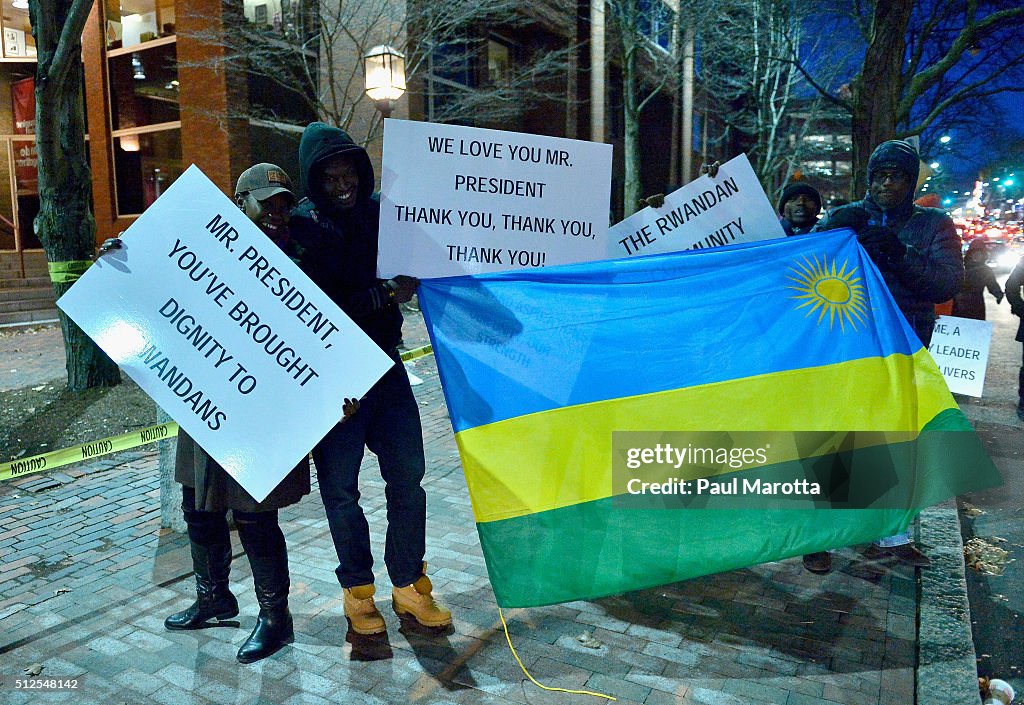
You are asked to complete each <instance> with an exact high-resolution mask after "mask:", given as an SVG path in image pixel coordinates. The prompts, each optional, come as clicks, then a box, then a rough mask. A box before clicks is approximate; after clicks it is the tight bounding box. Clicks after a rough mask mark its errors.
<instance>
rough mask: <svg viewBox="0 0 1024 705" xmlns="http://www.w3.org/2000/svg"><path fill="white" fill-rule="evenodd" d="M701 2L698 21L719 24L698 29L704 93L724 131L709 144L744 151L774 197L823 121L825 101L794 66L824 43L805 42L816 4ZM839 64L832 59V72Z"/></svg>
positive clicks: (755, 0)
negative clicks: (703, 19)
mask: <svg viewBox="0 0 1024 705" xmlns="http://www.w3.org/2000/svg"><path fill="white" fill-rule="evenodd" d="M698 3H699V5H700V11H699V14H700V16H702V17H713V18H714V20H713V21H711V22H705V23H703V24H702V25H701V27H700V29H699V38H700V42H701V44H700V54H701V57H702V61H701V64H702V66H703V70H702V71H701V74H700V82H701V87H702V90H703V91H704V94H705V96H706V100H707V101H708V102H709V104H710V105H711V106H712V107H713V109H714V113H715V116H716V117H717V122H718V123H719V124H720V125H721V129H720V131H719V133H718V134H717V135H712V136H711V138H710V141H711V142H712V144H714V143H716V142H717V143H719V144H728V145H737V144H738V145H741V146H742V147H743V148H744V149H745V151H746V152H747V154H748V156H749V157H750V160H751V163H752V165H753V167H754V171H755V173H757V175H758V178H759V179H760V181H761V184H762V186H763V187H764V189H765V191H766V192H767V193H768V194H769V196H771V197H777V196H778V195H779V194H780V193H781V191H782V188H783V187H784V186H785V184H786V183H787V182H788V181H789V180H790V178H791V177H792V175H793V173H794V172H795V171H796V169H797V168H798V166H799V164H800V161H801V160H802V159H803V157H804V155H805V151H806V150H805V141H804V138H805V137H806V135H807V133H808V130H810V129H811V128H812V127H813V126H814V125H815V124H816V123H817V122H818V121H819V119H821V118H823V117H824V111H823V105H822V100H823V99H822V98H821V97H820V96H818V95H817V93H816V91H814V90H813V89H812V88H810V86H809V85H808V84H807V82H806V80H805V78H804V76H803V75H802V74H801V73H800V71H799V70H798V68H797V65H798V64H799V62H800V60H801V56H802V55H803V54H810V55H818V54H819V53H820V52H821V51H822V46H823V44H824V42H823V41H822V39H821V38H817V37H811V38H808V37H807V36H806V35H807V31H806V26H807V23H808V19H809V17H810V16H811V14H812V12H813V9H814V6H813V4H812V3H810V2H806V1H804V0H796V1H792V0H791V1H786V2H781V1H779V0H698ZM828 50H829V51H830V52H833V53H834V52H835V48H834V46H829V47H828ZM840 65H842V62H837V61H835V60H834V57H833V61H831V62H830V67H836V66H840ZM830 70H835V69H834V68H823V69H822V72H825V71H830ZM723 156H728V155H723Z"/></svg>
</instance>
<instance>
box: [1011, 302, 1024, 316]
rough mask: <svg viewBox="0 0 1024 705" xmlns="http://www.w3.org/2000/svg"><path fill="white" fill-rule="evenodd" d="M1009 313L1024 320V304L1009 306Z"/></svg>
mask: <svg viewBox="0 0 1024 705" xmlns="http://www.w3.org/2000/svg"><path fill="white" fill-rule="evenodd" d="M1010 313H1012V314H1013V315H1014V316H1020V317H1021V318H1024V303H1013V304H1010Z"/></svg>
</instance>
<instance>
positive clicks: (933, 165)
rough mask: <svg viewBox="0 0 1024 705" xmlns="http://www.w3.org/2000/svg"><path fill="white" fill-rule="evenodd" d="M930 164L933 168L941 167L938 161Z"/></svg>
mask: <svg viewBox="0 0 1024 705" xmlns="http://www.w3.org/2000/svg"><path fill="white" fill-rule="evenodd" d="M928 166H930V167H931V168H932V169H938V168H939V163H938V162H932V163H931V164H929V165H928Z"/></svg>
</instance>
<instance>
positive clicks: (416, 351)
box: [402, 345, 434, 362]
mask: <svg viewBox="0 0 1024 705" xmlns="http://www.w3.org/2000/svg"><path fill="white" fill-rule="evenodd" d="M432 352H434V349H433V348H432V347H430V346H429V345H424V346H423V347H422V348H413V349H412V350H406V351H405V352H404V353H402V362H409V360H415V359H416V358H418V357H423V356H424V355H429V354H430V353H432Z"/></svg>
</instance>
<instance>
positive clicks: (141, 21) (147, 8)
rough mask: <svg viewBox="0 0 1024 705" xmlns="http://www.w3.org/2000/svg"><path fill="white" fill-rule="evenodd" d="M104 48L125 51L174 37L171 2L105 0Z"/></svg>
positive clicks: (172, 0) (161, 0)
mask: <svg viewBox="0 0 1024 705" xmlns="http://www.w3.org/2000/svg"><path fill="white" fill-rule="evenodd" d="M104 17H105V18H106V28H107V49H109V50H114V49H127V48H128V47H135V46H140V45H144V44H145V43H146V42H152V41H154V40H157V39H162V38H164V37H173V36H174V22H175V16H174V0H124V1H123V2H118V0H106V2H105V3H104Z"/></svg>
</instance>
